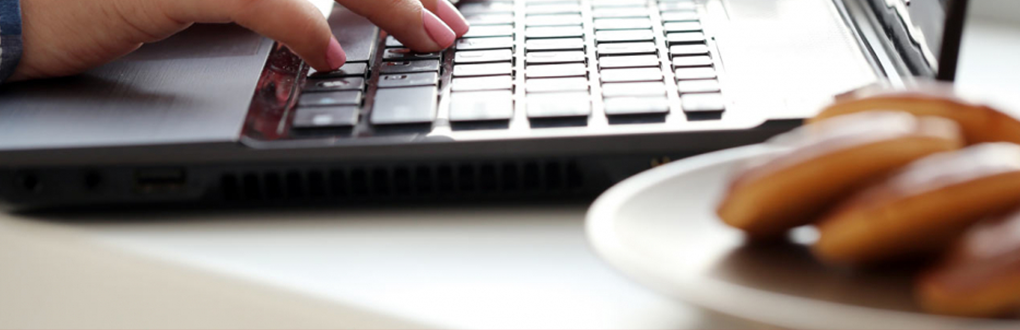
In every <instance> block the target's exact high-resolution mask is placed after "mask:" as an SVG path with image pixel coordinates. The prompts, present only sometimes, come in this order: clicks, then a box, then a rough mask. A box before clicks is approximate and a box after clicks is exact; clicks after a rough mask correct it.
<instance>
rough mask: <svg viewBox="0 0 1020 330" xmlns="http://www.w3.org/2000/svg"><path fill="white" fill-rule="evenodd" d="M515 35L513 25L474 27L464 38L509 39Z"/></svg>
mask: <svg viewBox="0 0 1020 330" xmlns="http://www.w3.org/2000/svg"><path fill="white" fill-rule="evenodd" d="M513 35H514V26H513V25H483V26H473V27H471V29H470V30H468V32H467V34H464V38H480V37H509V36H513Z"/></svg>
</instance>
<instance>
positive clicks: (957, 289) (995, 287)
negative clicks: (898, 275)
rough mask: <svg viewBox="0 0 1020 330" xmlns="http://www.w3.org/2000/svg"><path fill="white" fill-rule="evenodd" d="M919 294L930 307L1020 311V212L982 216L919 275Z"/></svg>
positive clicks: (952, 311) (986, 313)
mask: <svg viewBox="0 0 1020 330" xmlns="http://www.w3.org/2000/svg"><path fill="white" fill-rule="evenodd" d="M917 299H918V302H919V304H920V305H921V307H922V308H923V309H924V310H925V311H928V312H931V313H938V314H948V315H957V316H969V317H1000V316H1009V315H1013V316H1015V315H1016V312H1017V311H1020V212H1014V213H1012V214H1009V215H1006V216H1001V217H996V218H992V219H989V220H986V221H983V222H981V223H979V224H977V225H975V226H973V227H971V228H970V229H968V230H967V233H966V234H964V235H963V237H962V238H961V239H960V240H959V241H957V242H956V244H954V246H953V248H952V249H951V250H950V251H949V252H948V253H947V254H946V257H945V259H944V260H943V261H942V262H940V263H939V264H938V265H936V266H935V267H933V268H932V269H931V270H929V271H928V272H926V273H925V274H924V275H922V276H920V277H919V278H918V281H917Z"/></svg>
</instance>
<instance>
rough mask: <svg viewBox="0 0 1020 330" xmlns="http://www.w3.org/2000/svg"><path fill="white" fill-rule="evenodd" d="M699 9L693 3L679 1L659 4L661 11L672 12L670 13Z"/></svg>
mask: <svg viewBox="0 0 1020 330" xmlns="http://www.w3.org/2000/svg"><path fill="white" fill-rule="evenodd" d="M697 9H698V6H697V5H695V4H694V3H693V2H684V1H677V2H661V3H659V10H661V11H663V12H670V11H693V10H697Z"/></svg>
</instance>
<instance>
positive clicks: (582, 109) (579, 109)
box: [527, 91, 591, 119]
mask: <svg viewBox="0 0 1020 330" xmlns="http://www.w3.org/2000/svg"><path fill="white" fill-rule="evenodd" d="M527 102H528V103H527V108H528V118H533V119H536V118H562V117H587V116H589V115H591V96H590V94H588V92H586V91H585V92H573V93H549V94H529V95H528V96H527Z"/></svg>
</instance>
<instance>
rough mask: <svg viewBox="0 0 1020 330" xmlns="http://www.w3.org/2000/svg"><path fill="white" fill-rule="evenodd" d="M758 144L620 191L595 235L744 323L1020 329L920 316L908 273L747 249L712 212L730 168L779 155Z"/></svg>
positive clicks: (799, 237)
mask: <svg viewBox="0 0 1020 330" xmlns="http://www.w3.org/2000/svg"><path fill="white" fill-rule="evenodd" d="M774 151H775V150H773V149H769V148H768V147H766V146H763V145H753V146H747V147H741V148H736V149H730V150H725V151H720V152H716V153H712V154H706V155H702V156H698V157H694V158H690V159H686V160H683V161H679V162H674V163H671V164H669V165H665V166H661V167H659V168H656V169H654V170H651V171H648V172H646V173H642V174H640V175H637V176H635V177H633V178H631V179H628V180H626V181H624V182H622V183H620V184H619V185H617V186H616V187H613V188H612V189H610V190H609V191H607V192H606V193H605V194H603V195H602V196H601V197H599V199H598V200H597V201H596V202H595V204H594V205H592V207H591V209H590V210H589V211H588V215H587V221H588V237H589V239H590V240H591V244H592V245H593V247H594V249H595V250H596V252H597V253H598V254H599V255H601V256H602V257H603V258H604V259H606V260H607V261H608V262H609V263H610V264H612V265H613V266H614V267H616V268H617V269H619V270H620V271H622V272H623V273H625V274H627V275H628V276H630V277H632V278H634V279H636V280H637V281H638V282H641V283H643V284H645V285H647V286H649V287H651V288H653V289H655V290H657V291H660V292H663V293H665V294H667V295H670V296H673V297H677V298H680V299H683V300H685V301H687V302H690V303H693V304H696V305H700V306H703V307H706V308H709V309H713V310H717V311H720V312H723V313H727V314H730V315H734V316H737V317H741V318H745V319H749V320H754V321H758V322H762V323H766V324H771V325H776V326H780V327H787V328H812V329H817V328H857V329H865V328H867V329H874V328H883V329H907V328H909V329H963V328H966V329H977V328H1010V329H1017V328H1020V322H1017V321H1010V320H989V319H966V318H953V317H944V316H935V315H928V314H924V313H921V312H920V311H919V310H917V307H916V306H915V304H914V302H913V300H912V296H911V275H910V274H911V271H909V270H908V269H899V270H897V269H885V270H872V271H867V272H854V271H851V270H846V269H843V270H838V269H833V268H831V267H826V266H823V265H821V264H819V263H817V262H816V261H815V260H814V258H813V257H812V256H811V254H810V252H809V251H808V249H807V247H806V246H805V245H803V243H808V242H810V241H812V240H813V239H814V237H813V236H814V235H815V233H814V232H812V230H811V229H808V228H803V229H798V230H796V231H794V233H793V234H792V235H791V237H792V240H791V241H792V242H801V243H790V244H780V245H777V246H767V247H762V246H757V247H754V248H749V247H745V246H744V243H743V242H744V241H743V235H742V234H741V233H740V232H739V231H737V230H735V229H732V228H729V227H726V226H725V225H723V224H722V223H721V221H720V220H719V219H718V218H717V217H716V215H715V212H714V207H715V205H716V202H717V201H718V199H719V196H720V195H721V194H722V193H723V189H724V187H725V186H726V184H727V178H728V175H729V173H730V170H731V169H732V168H733V165H734V164H736V163H738V162H740V161H742V160H745V159H748V158H750V157H754V156H758V155H762V154H765V153H770V152H774Z"/></svg>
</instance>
